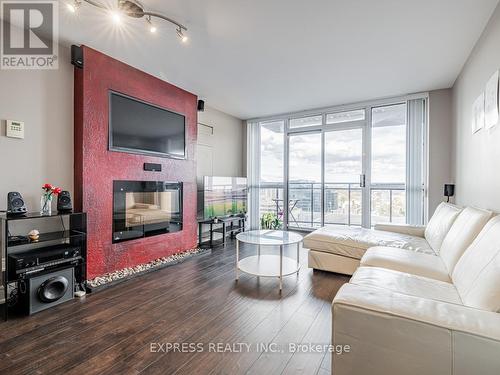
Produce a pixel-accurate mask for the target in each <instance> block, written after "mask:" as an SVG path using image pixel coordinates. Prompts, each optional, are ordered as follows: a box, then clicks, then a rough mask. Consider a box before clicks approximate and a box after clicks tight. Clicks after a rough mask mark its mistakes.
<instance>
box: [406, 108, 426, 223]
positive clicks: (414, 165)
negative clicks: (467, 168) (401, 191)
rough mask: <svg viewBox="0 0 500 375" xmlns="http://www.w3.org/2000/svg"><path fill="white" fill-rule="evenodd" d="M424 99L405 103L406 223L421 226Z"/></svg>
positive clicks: (424, 127)
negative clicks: (406, 122)
mask: <svg viewBox="0 0 500 375" xmlns="http://www.w3.org/2000/svg"><path fill="white" fill-rule="evenodd" d="M426 105H427V102H426V99H423V98H422V99H412V100H408V102H407V121H408V128H407V131H408V134H407V139H408V143H407V147H408V150H407V160H408V161H407V163H408V165H407V177H406V180H407V184H406V212H407V217H406V221H407V222H408V224H414V225H421V224H424V222H425V212H424V206H425V205H424V199H425V186H426V185H425V176H426V170H425V165H426V163H425V162H426V160H425V155H426V152H425V139H426V129H427V115H426V113H427V111H426Z"/></svg>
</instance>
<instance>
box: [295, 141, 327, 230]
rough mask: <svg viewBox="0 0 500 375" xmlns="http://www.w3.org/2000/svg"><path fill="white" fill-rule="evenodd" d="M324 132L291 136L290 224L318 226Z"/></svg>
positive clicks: (309, 226)
mask: <svg viewBox="0 0 500 375" xmlns="http://www.w3.org/2000/svg"><path fill="white" fill-rule="evenodd" d="M321 143H322V142H321V132H311V133H294V134H290V135H289V137H288V155H289V158H288V202H289V211H288V226H289V227H291V228H300V229H315V228H319V227H321V225H322V221H321V216H322V212H321V187H322V183H321V181H322V176H321V175H322V173H321V170H322V167H321V159H322V157H321Z"/></svg>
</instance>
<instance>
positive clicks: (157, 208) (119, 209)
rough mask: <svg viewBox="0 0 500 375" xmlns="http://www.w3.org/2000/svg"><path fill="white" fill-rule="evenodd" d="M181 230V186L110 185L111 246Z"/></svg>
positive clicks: (150, 182)
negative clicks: (111, 202) (111, 190)
mask: <svg viewBox="0 0 500 375" xmlns="http://www.w3.org/2000/svg"><path fill="white" fill-rule="evenodd" d="M180 230H182V182H160V181H113V243H117V242H122V241H128V240H133V239H136V238H142V237H150V236H156V235H159V234H165V233H172V232H177V231H180Z"/></svg>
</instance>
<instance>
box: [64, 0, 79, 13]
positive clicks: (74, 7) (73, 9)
mask: <svg viewBox="0 0 500 375" xmlns="http://www.w3.org/2000/svg"><path fill="white" fill-rule="evenodd" d="M80 5H82V3H81V2H80V1H79V0H74V1H70V2H67V3H66V8H67V9H68V10H69V11H70V12H71V13H76V11H77V10H78V8H79V7H80Z"/></svg>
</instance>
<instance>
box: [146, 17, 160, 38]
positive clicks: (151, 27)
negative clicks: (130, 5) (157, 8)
mask: <svg viewBox="0 0 500 375" xmlns="http://www.w3.org/2000/svg"><path fill="white" fill-rule="evenodd" d="M146 21H147V23H148V27H149V31H150V32H151V33H152V34H154V33H156V31H157V30H158V29H157V28H156V26H155V25H154V24H153V22H152V21H151V16H148V18H146Z"/></svg>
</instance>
